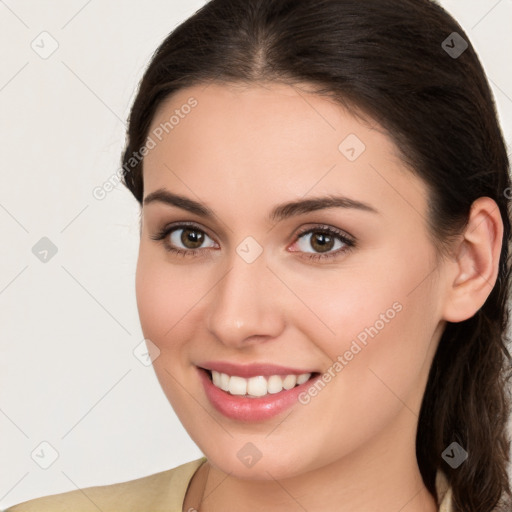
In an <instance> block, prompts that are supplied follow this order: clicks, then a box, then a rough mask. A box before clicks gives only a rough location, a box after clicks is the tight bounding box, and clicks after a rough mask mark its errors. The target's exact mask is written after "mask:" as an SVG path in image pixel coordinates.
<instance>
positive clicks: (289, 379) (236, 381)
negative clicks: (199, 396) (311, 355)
mask: <svg viewBox="0 0 512 512" xmlns="http://www.w3.org/2000/svg"><path fill="white" fill-rule="evenodd" d="M202 370H203V371H204V372H205V373H206V374H207V375H208V378H209V379H210V381H211V382H212V383H213V385H214V386H215V387H216V388H218V389H221V390H222V391H225V392H226V393H228V394H230V395H235V396H241V397H245V398H261V397H264V396H268V395H275V394H278V393H281V392H282V391H288V390H290V389H293V388H294V387H296V386H300V385H302V384H304V383H306V382H307V381H309V380H311V379H313V378H315V377H317V376H318V375H320V374H319V373H318V372H313V373H302V374H300V375H293V374H288V375H268V376H263V375H259V376H256V377H250V378H244V377H239V376H237V375H228V374H227V373H222V372H218V371H215V370H208V369H205V368H202Z"/></svg>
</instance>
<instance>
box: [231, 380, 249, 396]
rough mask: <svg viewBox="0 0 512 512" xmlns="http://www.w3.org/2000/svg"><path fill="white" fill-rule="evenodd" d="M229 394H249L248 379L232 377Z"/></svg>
mask: <svg viewBox="0 0 512 512" xmlns="http://www.w3.org/2000/svg"><path fill="white" fill-rule="evenodd" d="M229 392H230V393H231V394H232V395H245V394H246V393H247V379H244V378H243V377H235V376H233V377H231V378H230V379H229Z"/></svg>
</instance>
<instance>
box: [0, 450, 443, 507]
mask: <svg viewBox="0 0 512 512" xmlns="http://www.w3.org/2000/svg"><path fill="white" fill-rule="evenodd" d="M204 462H206V457H201V458H200V459H196V460H193V461H191V462H187V463H186V464H182V465H181V466H178V467H176V468H174V469H169V470H167V471H162V472H160V473H155V474H153V475H149V476H146V477H143V478H138V479H136V480H129V481H127V482H121V483H118V484H112V485H103V486H97V487H87V488H85V489H78V490H75V491H69V492H64V493H61V494H53V495H50V496H43V497H41V498H36V499H33V500H30V501H25V502H23V503H20V504H18V505H14V506H13V507H10V508H8V509H7V510H5V511H4V512H68V511H72V512H97V511H98V510H101V511H102V512H144V511H145V510H146V511H151V512H183V502H184V500H185V494H186V492H187V489H188V484H189V483H190V481H191V480H192V477H193V476H194V473H195V472H196V471H197V470H198V469H199V467H200V466H201V465H202V464H203V463H204ZM436 489H437V494H438V496H439V507H440V508H439V512H452V506H451V489H450V488H449V486H448V481H447V480H446V477H445V475H444V474H443V473H441V472H440V471H438V473H437V477H436Z"/></svg>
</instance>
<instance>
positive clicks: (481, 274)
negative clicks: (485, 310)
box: [443, 197, 503, 322]
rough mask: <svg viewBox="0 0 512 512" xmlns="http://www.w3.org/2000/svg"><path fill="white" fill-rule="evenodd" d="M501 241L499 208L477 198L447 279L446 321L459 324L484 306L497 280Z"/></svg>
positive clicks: (485, 198) (490, 202) (488, 201)
mask: <svg viewBox="0 0 512 512" xmlns="http://www.w3.org/2000/svg"><path fill="white" fill-rule="evenodd" d="M502 239H503V221H502V219H501V214H500V211H499V208H498V205H497V204H496V202H495V201H494V200H492V199H491V198H489V197H480V198H478V199H477V200H476V201H475V202H474V203H473V204H472V206H471V211H470V216H469V219H468V223H467V225H466V228H465V229H464V233H463V235H462V240H461V241H460V242H458V245H457V248H456V250H455V254H454V261H453V262H452V263H451V265H450V270H449V272H448V275H447V278H448V279H447V286H448V290H447V297H446V302H445V307H444V316H443V318H444V319H445V320H447V321H449V322H462V321H464V320H467V319H468V318H471V317H472V316H473V315H474V314H475V313H476V312H477V311H478V310H479V309H480V308H481V307H482V306H483V304H484V303H485V301H486V300H487V297H488V296H489V294H490V293H491V291H492V289H493V288H494V285H495V283H496V279H497V276H498V270H499V260H500V254H501V246H502Z"/></svg>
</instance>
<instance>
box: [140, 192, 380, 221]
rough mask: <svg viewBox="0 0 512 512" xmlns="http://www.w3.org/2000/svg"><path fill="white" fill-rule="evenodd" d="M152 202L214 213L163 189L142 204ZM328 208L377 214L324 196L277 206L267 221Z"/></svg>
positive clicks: (366, 206)
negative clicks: (349, 209)
mask: <svg viewBox="0 0 512 512" xmlns="http://www.w3.org/2000/svg"><path fill="white" fill-rule="evenodd" d="M153 202H162V203H164V204H168V205H170V206H176V207H177V208H181V209H183V210H187V211H189V212H191V213H195V214H196V215H199V216H201V217H205V218H213V217H214V216H215V213H214V211H213V210H212V209H210V208H208V207H207V206H205V205H203V204H201V203H199V202H197V201H194V200H193V199H189V198H188V197H185V196H181V195H179V194H174V193H172V192H170V191H168V190H165V189H163V188H161V189H158V190H156V191H154V192H152V193H151V194H149V195H147V196H146V197H145V198H144V204H149V203H153ZM329 208H353V209H357V210H361V211H366V212H371V213H376V214H378V213H379V212H378V210H376V209H375V208H374V207H373V206H370V205H369V204H367V203H363V202H361V201H356V200H355V199H350V198H349V197H345V196H326V197H316V198H312V199H299V200H297V201H290V202H288V203H282V204H279V205H277V206H276V207H275V208H274V209H273V210H272V211H271V212H270V215H269V219H270V220H271V221H273V222H279V221H282V220H284V219H288V218H289V217H293V216H294V215H302V214H305V213H309V212H314V211H317V210H324V209H329Z"/></svg>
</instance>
